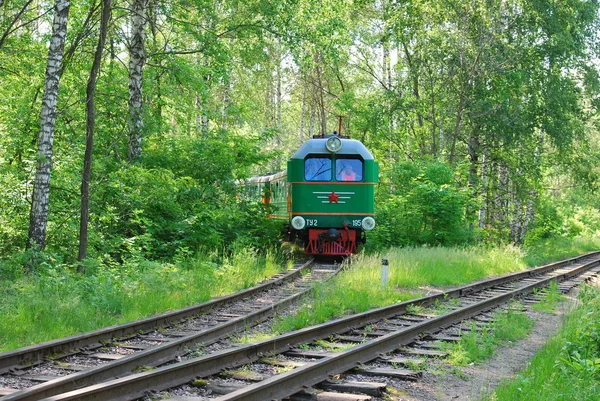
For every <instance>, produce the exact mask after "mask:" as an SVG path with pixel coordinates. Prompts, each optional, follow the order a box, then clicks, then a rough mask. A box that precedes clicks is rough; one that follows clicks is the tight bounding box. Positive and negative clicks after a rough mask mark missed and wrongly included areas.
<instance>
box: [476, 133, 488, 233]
mask: <svg viewBox="0 0 600 401" xmlns="http://www.w3.org/2000/svg"><path fill="white" fill-rule="evenodd" d="M486 145H487V144H486V143H485V140H484V143H483V156H482V160H481V205H480V206H479V225H478V226H479V228H481V229H483V228H485V225H486V222H487V221H486V220H487V211H488V210H487V209H488V180H489V150H488V147H487V146H486Z"/></svg>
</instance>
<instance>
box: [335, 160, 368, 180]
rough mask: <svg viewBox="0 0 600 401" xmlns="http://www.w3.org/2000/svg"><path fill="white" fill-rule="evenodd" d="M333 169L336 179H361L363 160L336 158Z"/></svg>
mask: <svg viewBox="0 0 600 401" xmlns="http://www.w3.org/2000/svg"><path fill="white" fill-rule="evenodd" d="M335 171H336V175H335V178H336V180H338V181H362V176H363V162H362V160H359V159H337V160H336V161H335Z"/></svg>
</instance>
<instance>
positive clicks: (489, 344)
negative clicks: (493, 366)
mask: <svg viewBox="0 0 600 401" xmlns="http://www.w3.org/2000/svg"><path fill="white" fill-rule="evenodd" d="M532 327H533V321H532V320H531V319H530V318H529V317H528V316H527V315H526V314H524V313H522V312H515V306H514V305H513V306H511V307H510V308H509V309H507V310H506V311H505V312H496V313H495V314H494V322H493V324H492V325H491V326H490V327H484V328H483V329H481V330H478V329H477V325H476V324H475V323H473V324H472V326H471V330H469V331H467V332H463V333H462V334H461V338H460V341H458V342H457V343H451V344H449V345H448V361H449V362H450V363H452V364H454V365H459V366H464V365H468V364H470V363H477V362H480V361H482V360H485V359H487V358H489V357H490V356H492V355H493V354H494V352H495V351H496V348H497V347H498V346H499V345H502V344H504V343H506V342H512V341H516V340H520V339H521V338H524V337H526V336H527V335H528V334H529V333H530V332H531V328H532Z"/></svg>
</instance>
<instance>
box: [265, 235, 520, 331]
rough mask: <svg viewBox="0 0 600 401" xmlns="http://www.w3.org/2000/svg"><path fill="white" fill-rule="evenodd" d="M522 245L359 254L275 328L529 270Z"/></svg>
mask: <svg viewBox="0 0 600 401" xmlns="http://www.w3.org/2000/svg"><path fill="white" fill-rule="evenodd" d="M383 257H385V258H387V259H388V261H389V280H388V283H387V285H385V286H382V285H381V259H382V258H383ZM521 258H522V254H521V253H520V251H519V249H518V248H515V247H511V246H506V247H501V248H495V249H485V248H475V247H474V248H464V249H462V248H401V249H391V250H389V251H388V252H385V253H381V254H375V255H369V256H367V255H364V254H361V255H359V256H357V257H356V258H354V260H353V262H352V265H351V267H350V268H349V269H347V270H346V271H345V272H344V273H343V274H341V275H340V276H338V277H336V278H335V279H334V280H333V281H332V283H331V284H329V285H326V286H324V285H321V286H317V288H316V289H315V291H314V293H313V295H312V298H311V299H310V300H309V301H308V302H306V303H305V305H304V307H303V308H302V309H300V310H299V311H298V312H297V313H296V314H295V315H293V316H289V317H287V318H285V319H281V320H280V321H279V322H277V323H276V325H275V330H276V331H279V332H286V331H289V330H297V329H300V328H302V327H306V326H311V325H314V324H318V323H322V322H325V321H327V320H330V319H332V318H335V317H340V316H343V315H346V314H352V313H359V312H364V311H367V310H369V309H373V308H378V307H383V306H386V305H392V304H395V303H398V302H403V301H407V300H409V299H413V298H417V297H419V296H423V295H425V294H424V292H423V291H424V290H423V289H422V288H423V287H427V286H449V285H455V286H457V285H461V284H466V283H469V282H472V281H474V280H478V279H482V278H484V277H488V276H496V275H501V274H505V273H508V272H512V271H519V270H523V269H525V268H526V266H525V264H524V263H523V262H522V260H521Z"/></svg>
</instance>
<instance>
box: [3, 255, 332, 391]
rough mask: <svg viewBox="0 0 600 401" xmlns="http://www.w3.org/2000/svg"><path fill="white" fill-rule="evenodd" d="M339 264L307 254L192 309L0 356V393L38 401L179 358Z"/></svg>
mask: <svg viewBox="0 0 600 401" xmlns="http://www.w3.org/2000/svg"><path fill="white" fill-rule="evenodd" d="M342 267H343V265H331V264H317V263H314V262H313V261H312V260H310V261H308V262H306V263H303V264H299V265H296V266H294V268H292V269H291V270H290V271H288V272H285V273H281V274H279V275H277V276H276V277H274V278H273V279H271V280H269V281H267V282H265V283H263V284H261V285H258V286H256V287H253V288H250V289H248V290H244V291H241V292H239V293H235V294H231V295H228V296H225V297H221V298H218V299H215V300H212V301H209V302H205V303H203V304H199V305H196V306H193V307H189V308H184V309H180V310H177V311H173V312H168V313H165V314H162V315H157V316H153V317H150V318H147V319H142V320H139V321H135V322H131V323H127V324H122V325H118V326H112V327H108V328H105V329H100V330H96V331H93V332H89V333H84V334H81V335H76V336H72V337H67V338H64V339H58V340H54V341H49V342H46V343H43V344H39V345H35V346H30V347H25V348H21V349H17V350H14V351H9V352H5V353H1V354H0V399H1V400H2V401H5V400H6V401H8V400H38V399H41V398H44V397H48V396H51V395H54V394H59V393H63V392H67V391H70V390H73V389H77V388H81V387H84V386H88V385H91V384H95V383H99V382H102V381H104V380H108V379H111V378H114V377H116V376H122V375H127V374H130V373H132V372H134V371H135V370H136V369H149V368H151V367H155V366H158V365H161V364H164V363H168V362H170V361H177V360H181V358H182V357H183V358H185V357H186V355H189V354H192V355H193V352H194V350H195V349H197V348H198V347H199V346H202V347H204V346H207V345H210V344H211V343H215V342H217V341H219V340H222V339H225V338H226V337H228V336H230V335H231V334H232V333H235V332H237V331H239V330H243V329H245V328H248V327H251V326H252V325H255V324H257V323H259V322H261V321H264V320H265V319H268V318H269V317H271V316H273V314H274V313H275V312H277V311H279V310H282V309H284V308H286V307H287V306H289V305H290V304H292V303H293V302H295V301H297V300H298V299H299V298H300V297H302V296H303V295H304V294H306V293H307V292H308V291H309V290H310V289H311V288H312V287H313V285H314V283H315V282H320V281H323V280H327V279H329V278H330V277H332V276H333V275H335V274H337V273H338V272H339V271H340V270H341V269H342Z"/></svg>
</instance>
